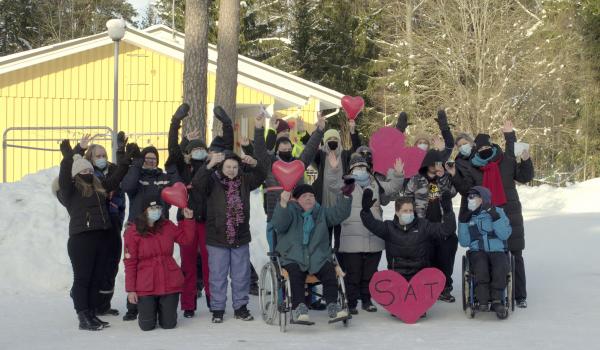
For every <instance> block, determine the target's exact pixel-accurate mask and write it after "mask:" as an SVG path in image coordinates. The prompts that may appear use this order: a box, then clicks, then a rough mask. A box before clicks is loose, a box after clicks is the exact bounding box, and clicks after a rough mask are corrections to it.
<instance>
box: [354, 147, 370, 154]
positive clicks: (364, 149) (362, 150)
mask: <svg viewBox="0 0 600 350" xmlns="http://www.w3.org/2000/svg"><path fill="white" fill-rule="evenodd" d="M356 153H371V154H372V153H373V152H372V151H371V149H370V148H369V146H360V147H358V148H357V149H356Z"/></svg>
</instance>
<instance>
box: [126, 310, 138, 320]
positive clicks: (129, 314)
mask: <svg viewBox="0 0 600 350" xmlns="http://www.w3.org/2000/svg"><path fill="white" fill-rule="evenodd" d="M137 315H138V313H137V310H136V311H131V310H128V311H127V312H126V313H125V315H123V321H135V320H136V319H137Z"/></svg>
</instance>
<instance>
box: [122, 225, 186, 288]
mask: <svg viewBox="0 0 600 350" xmlns="http://www.w3.org/2000/svg"><path fill="white" fill-rule="evenodd" d="M158 225H159V226H158V227H156V232H155V233H151V234H147V235H146V236H142V235H140V234H139V233H138V231H137V229H136V226H135V225H130V226H129V227H128V228H127V231H125V258H124V259H123V262H124V264H125V290H126V291H127V292H136V293H137V294H138V296H144V295H166V294H172V293H180V292H181V291H182V287H183V272H182V271H181V268H180V267H179V266H178V265H177V263H176V262H175V259H173V247H174V244H175V242H177V243H178V244H180V245H188V244H191V243H192V241H193V239H194V234H195V229H196V223H195V221H194V220H183V221H180V222H179V225H175V224H174V223H172V222H171V221H169V220H166V219H163V220H161V221H160V223H159V224H158Z"/></svg>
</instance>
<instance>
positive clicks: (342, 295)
mask: <svg viewBox="0 0 600 350" xmlns="http://www.w3.org/2000/svg"><path fill="white" fill-rule="evenodd" d="M337 280H338V303H339V304H340V306H341V307H342V310H346V312H347V313H348V315H350V308H349V307H348V298H347V294H346V284H345V283H344V277H342V276H337ZM342 324H343V325H344V327H348V325H349V324H350V318H348V319H346V320H344V321H342Z"/></svg>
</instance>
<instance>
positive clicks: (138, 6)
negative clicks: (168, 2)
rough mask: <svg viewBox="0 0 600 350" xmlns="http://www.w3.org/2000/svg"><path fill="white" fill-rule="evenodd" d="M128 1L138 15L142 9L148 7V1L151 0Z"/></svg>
mask: <svg viewBox="0 0 600 350" xmlns="http://www.w3.org/2000/svg"><path fill="white" fill-rule="evenodd" d="M128 2H129V3H130V4H131V5H133V7H134V8H135V10H136V11H137V13H138V17H139V16H141V15H142V14H143V13H144V10H145V9H146V7H148V5H149V4H150V2H152V0H128Z"/></svg>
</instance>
